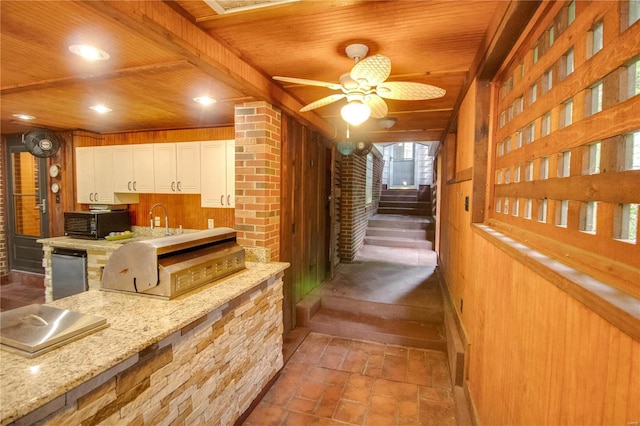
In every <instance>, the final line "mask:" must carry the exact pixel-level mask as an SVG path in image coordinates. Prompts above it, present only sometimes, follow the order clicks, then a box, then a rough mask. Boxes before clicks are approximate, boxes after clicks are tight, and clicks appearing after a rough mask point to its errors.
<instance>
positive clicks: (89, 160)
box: [76, 147, 95, 204]
mask: <svg viewBox="0 0 640 426" xmlns="http://www.w3.org/2000/svg"><path fill="white" fill-rule="evenodd" d="M94 171H95V169H94V167H93V147H82V148H76V196H77V199H78V203H85V204H86V203H93V202H94V201H93V193H94V185H93V181H94V175H95V173H94Z"/></svg>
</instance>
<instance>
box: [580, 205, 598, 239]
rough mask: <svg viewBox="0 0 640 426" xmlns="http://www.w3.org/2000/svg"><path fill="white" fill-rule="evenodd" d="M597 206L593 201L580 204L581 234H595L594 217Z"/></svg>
mask: <svg viewBox="0 0 640 426" xmlns="http://www.w3.org/2000/svg"><path fill="white" fill-rule="evenodd" d="M597 211H598V204H597V203H596V202H595V201H588V202H586V203H582V204H581V206H580V230H581V231H582V232H589V233H591V234H595V233H596V216H597Z"/></svg>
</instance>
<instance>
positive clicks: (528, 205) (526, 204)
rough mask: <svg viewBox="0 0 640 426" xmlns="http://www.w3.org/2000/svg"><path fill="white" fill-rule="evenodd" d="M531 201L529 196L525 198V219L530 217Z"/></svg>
mask: <svg viewBox="0 0 640 426" xmlns="http://www.w3.org/2000/svg"><path fill="white" fill-rule="evenodd" d="M532 203H533V201H532V200H531V198H529V199H527V201H526V202H525V203H524V215H523V216H524V218H525V219H531V205H532Z"/></svg>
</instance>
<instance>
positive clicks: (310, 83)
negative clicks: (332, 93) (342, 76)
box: [273, 75, 342, 90]
mask: <svg viewBox="0 0 640 426" xmlns="http://www.w3.org/2000/svg"><path fill="white" fill-rule="evenodd" d="M273 79H274V80H278V81H286V82H287V83H295V84H304V85H306V86H319V87H328V88H329V89H332V90H340V89H341V87H342V86H340V84H338V83H327V82H326V81H318V80H308V79H306V78H295V77H280V76H277V75H276V76H274V77H273Z"/></svg>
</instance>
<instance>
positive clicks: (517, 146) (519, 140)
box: [514, 129, 522, 149]
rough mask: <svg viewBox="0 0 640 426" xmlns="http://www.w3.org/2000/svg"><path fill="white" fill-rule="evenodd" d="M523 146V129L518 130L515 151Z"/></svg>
mask: <svg viewBox="0 0 640 426" xmlns="http://www.w3.org/2000/svg"><path fill="white" fill-rule="evenodd" d="M521 146H522V129H520V130H518V131H517V132H516V137H515V140H514V147H515V149H518V148H520V147H521Z"/></svg>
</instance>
